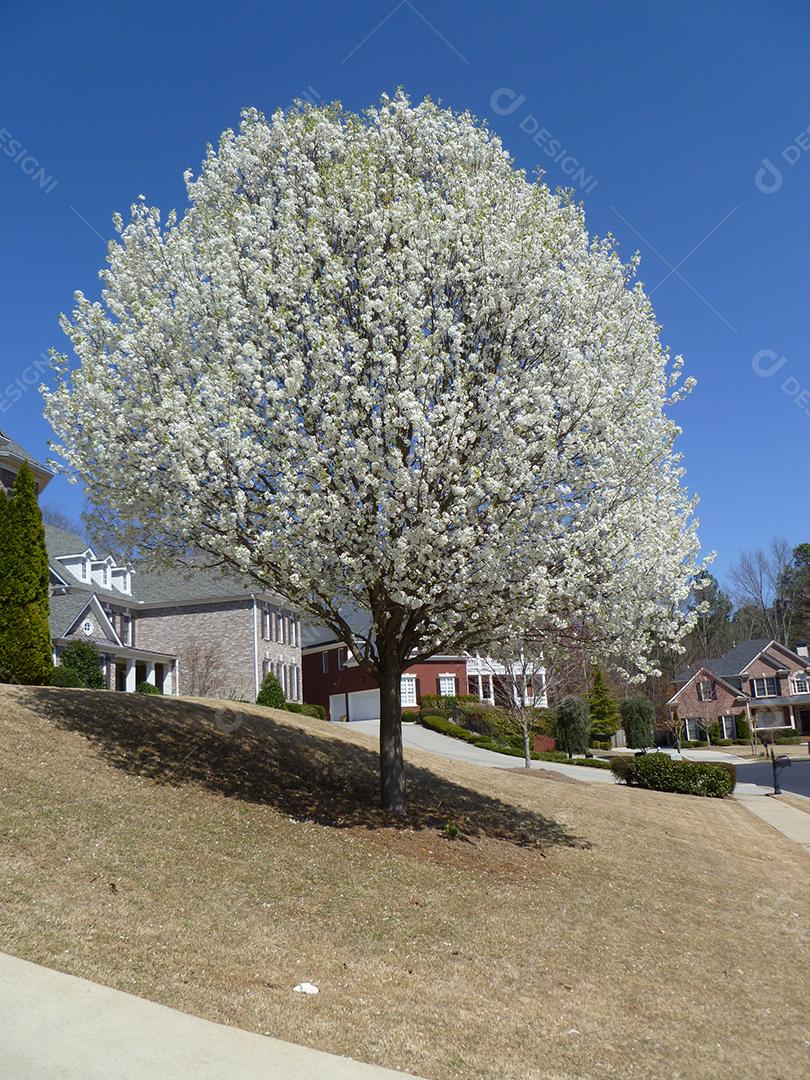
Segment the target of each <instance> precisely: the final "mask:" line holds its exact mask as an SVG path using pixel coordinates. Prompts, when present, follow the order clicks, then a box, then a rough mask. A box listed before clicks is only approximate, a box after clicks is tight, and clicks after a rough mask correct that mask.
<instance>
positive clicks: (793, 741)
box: [774, 735, 802, 746]
mask: <svg viewBox="0 0 810 1080" xmlns="http://www.w3.org/2000/svg"><path fill="white" fill-rule="evenodd" d="M801 741H802V740H801V739H800V737H799V736H798V735H777V736H776V738H775V739H774V742H775V743H776V745H777V746H799V745H800V744H801Z"/></svg>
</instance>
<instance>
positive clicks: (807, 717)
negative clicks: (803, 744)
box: [798, 709, 810, 735]
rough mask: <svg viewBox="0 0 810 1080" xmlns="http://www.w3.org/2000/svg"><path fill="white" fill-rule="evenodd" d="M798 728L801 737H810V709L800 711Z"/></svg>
mask: <svg viewBox="0 0 810 1080" xmlns="http://www.w3.org/2000/svg"><path fill="white" fill-rule="evenodd" d="M798 726H799V734H800V735H810V709H801V710H800V712H799V725H798Z"/></svg>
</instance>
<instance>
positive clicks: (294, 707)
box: [284, 701, 326, 720]
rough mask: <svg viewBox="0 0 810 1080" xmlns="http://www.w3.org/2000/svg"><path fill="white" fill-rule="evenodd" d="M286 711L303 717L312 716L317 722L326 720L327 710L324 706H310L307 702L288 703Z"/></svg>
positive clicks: (285, 707)
mask: <svg viewBox="0 0 810 1080" xmlns="http://www.w3.org/2000/svg"><path fill="white" fill-rule="evenodd" d="M284 709H285V711H286V712H294V713H298V714H299V715H301V716H311V717H312V718H313V719H315V720H325V719H326V709H325V708H324V707H323V705H309V704H307V703H306V702H300V701H288V702H287V704H286V705H285V706H284Z"/></svg>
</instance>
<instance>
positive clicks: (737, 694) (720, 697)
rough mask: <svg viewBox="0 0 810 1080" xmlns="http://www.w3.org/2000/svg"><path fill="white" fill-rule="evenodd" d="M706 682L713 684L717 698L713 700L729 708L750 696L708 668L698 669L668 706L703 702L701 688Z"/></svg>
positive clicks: (674, 695) (673, 696)
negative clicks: (723, 703) (739, 699)
mask: <svg viewBox="0 0 810 1080" xmlns="http://www.w3.org/2000/svg"><path fill="white" fill-rule="evenodd" d="M704 681H705V682H706V683H709V684H711V687H712V688H713V690H714V694H715V697H714V698H713V699H712V700H716V701H720V702H725V703H727V704H728V705H729V706H731V705H733V704H735V703H736V702H737V699H738V698H746V697H747V696H748V695H747V694H746V693H745V692H744V691H742V690H738V689H737V687H736V686H732V684H731V683H728V682H726V680H725V679H721V678H720V676H719V675H717V674H716V673H715V672H713V671H710V670H709V669H708V668H707V667H701V668H698V670H697V671H696V672H695V674H694V675H693V676H692V677H691V679H689V681H688V682H686V683H684V685H683V686H682V687H680V689H678V690H676V692H675V693H674V694H673V695H672V697H671V698H670V699H669V701H668V702H667V705H677V704H679V703H680V702H682V701H701V700H702V699H701V697H700V689H699V687H700V684H701V683H703V682H704Z"/></svg>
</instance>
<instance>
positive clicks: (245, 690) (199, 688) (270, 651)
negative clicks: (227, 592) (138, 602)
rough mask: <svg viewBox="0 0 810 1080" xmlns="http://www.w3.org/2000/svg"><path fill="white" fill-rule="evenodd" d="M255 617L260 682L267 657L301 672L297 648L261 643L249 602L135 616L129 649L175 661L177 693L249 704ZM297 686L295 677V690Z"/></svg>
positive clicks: (253, 690)
mask: <svg viewBox="0 0 810 1080" xmlns="http://www.w3.org/2000/svg"><path fill="white" fill-rule="evenodd" d="M254 618H255V619H256V623H255V625H256V632H257V636H258V664H259V679H261V673H262V662H263V660H264V659H265V658H266V657H268V658H271V659H273V660H279V661H283V662H284V663H286V664H288V665H293V666H297V668H298V670H299V672H300V665H301V653H300V649H299V648H298V647H297V646H294V645H289V644H283V643H281V642H274V641H265V640H263V639H262V636H261V630H262V628H261V622H260V619H259V613H258V612H257V613H256V614H255V615H254V605H253V601H252V600H250V599H245V600H234V601H228V602H226V603H207V604H194V605H191V604H189V605H184V606H177V607H168V608H159V609H150V610H146V611H136V612H135V620H134V627H133V630H134V641H133V644H134V645H135V647H136V648H139V649H154V650H155V651H157V652H165V653H174V654H175V655H176V656H177V658H178V661H179V692H180V693H181V694H189V695H198V696H203V697H219V698H230V699H237V700H239V699H243V700H246V701H254V700H255V698H256V674H255V660H256V658H255V656H254ZM300 683H301V680H300V676H299V678H298V684H299V690H300ZM298 697H299V699H300V692H299V695H298Z"/></svg>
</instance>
